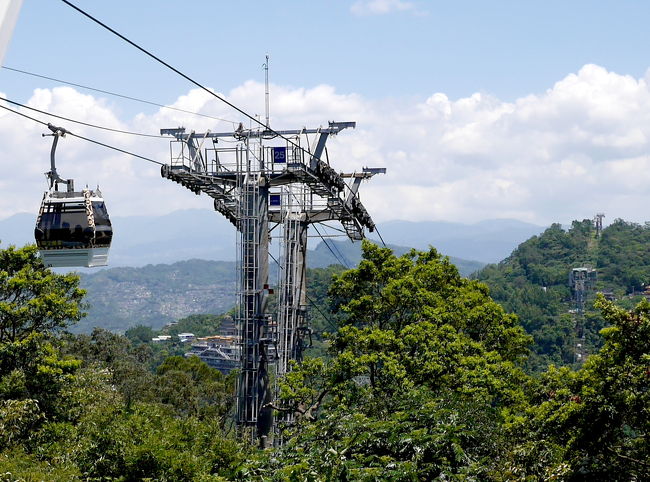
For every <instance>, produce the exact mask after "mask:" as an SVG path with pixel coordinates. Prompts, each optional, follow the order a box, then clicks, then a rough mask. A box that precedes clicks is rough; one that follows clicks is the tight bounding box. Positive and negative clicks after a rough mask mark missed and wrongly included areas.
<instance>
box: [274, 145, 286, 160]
mask: <svg viewBox="0 0 650 482" xmlns="http://www.w3.org/2000/svg"><path fill="white" fill-rule="evenodd" d="M273 162H287V148H286V147H273Z"/></svg>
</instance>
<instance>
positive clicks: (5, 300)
mask: <svg viewBox="0 0 650 482" xmlns="http://www.w3.org/2000/svg"><path fill="white" fill-rule="evenodd" d="M84 294H85V292H84V291H83V290H81V289H79V277H78V276H77V275H75V274H65V275H63V274H56V273H53V272H52V271H50V270H49V269H47V268H45V266H44V265H43V263H42V261H41V260H40V258H38V257H37V249H36V246H34V245H28V246H25V247H23V248H15V247H14V246H9V248H7V249H3V250H0V343H4V342H14V341H18V340H21V339H23V338H25V337H27V336H29V335H30V334H31V333H33V332H38V333H51V332H52V331H54V330H57V329H59V328H64V327H66V326H67V325H68V324H69V323H73V322H75V321H79V320H80V319H81V318H82V317H83V316H84V315H85V314H84V313H83V311H82V309H81V308H82V307H81V306H80V303H81V300H82V299H83V296H84Z"/></svg>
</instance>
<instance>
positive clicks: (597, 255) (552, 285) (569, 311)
mask: <svg viewBox="0 0 650 482" xmlns="http://www.w3.org/2000/svg"><path fill="white" fill-rule="evenodd" d="M583 266H587V267H591V268H595V269H596V270H597V273H598V278H597V282H596V284H595V286H594V289H591V290H588V291H587V297H586V304H585V312H584V314H581V313H575V309H576V305H575V303H574V302H573V301H572V290H571V288H570V287H569V274H570V272H571V270H572V269H573V268H578V267H583ZM476 277H477V278H478V279H480V280H481V281H484V282H485V283H487V284H488V286H489V287H490V290H491V294H492V296H493V298H494V299H495V300H496V301H498V302H499V303H501V304H502V305H503V306H504V307H505V308H506V309H507V310H509V311H511V312H514V313H516V314H517V315H519V317H520V319H521V322H522V325H523V326H524V328H525V329H526V331H528V333H530V334H531V335H532V336H533V338H534V340H535V346H534V353H533V356H532V357H531V360H530V368H531V369H532V370H540V369H542V368H543V367H545V366H546V365H547V364H549V363H555V364H558V365H565V364H572V363H576V362H580V361H581V360H583V359H584V357H585V356H586V355H588V354H589V353H593V352H594V351H595V350H596V349H597V348H598V347H599V346H600V345H601V343H602V341H601V338H600V335H599V331H600V330H601V329H602V328H603V326H604V321H603V320H602V318H601V316H600V315H599V314H598V313H596V312H595V311H593V309H592V304H593V301H594V299H595V296H596V293H597V292H598V291H602V292H609V293H613V295H614V296H615V297H616V299H617V302H618V303H619V304H622V305H624V306H631V305H632V303H634V302H635V300H638V298H640V293H641V292H642V291H643V286H644V285H645V284H647V283H650V225H648V224H646V225H643V226H642V225H638V224H634V223H628V222H625V221H623V220H616V221H614V223H613V224H611V225H610V226H608V227H607V228H605V229H604V230H603V232H602V233H601V235H600V237H598V238H597V237H596V232H595V229H594V227H593V224H592V222H591V221H590V220H583V221H574V222H573V224H572V225H571V228H569V229H568V230H564V229H563V228H562V227H561V226H560V225H559V224H554V225H552V226H551V227H550V228H548V229H547V230H546V231H544V232H543V233H542V234H540V235H539V236H533V237H532V238H530V239H529V240H527V241H525V242H524V243H522V244H521V245H519V247H518V248H517V249H516V250H515V251H514V252H513V253H512V255H511V256H509V257H508V258H506V259H505V260H503V261H502V262H501V263H499V264H492V265H488V266H486V267H485V268H484V269H482V270H481V271H479V272H478V273H477V275H476Z"/></svg>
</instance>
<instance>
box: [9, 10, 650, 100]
mask: <svg viewBox="0 0 650 482" xmlns="http://www.w3.org/2000/svg"><path fill="white" fill-rule="evenodd" d="M355 3H359V2H354V1H343V0H330V1H326V2H313V1H304V0H300V1H295V0H294V1H275V2H268V1H255V0H253V1H249V2H244V3H242V2H230V1H229V2H224V1H205V0H203V1H197V0H194V1H188V2H172V1H160V0H157V1H153V0H138V1H128V2H127V1H122V0H113V1H110V2H97V1H88V0H85V1H84V0H77V1H76V4H77V5H78V6H80V7H81V8H83V9H85V10H87V11H88V12H90V13H92V14H93V15H95V16H97V17H98V18H100V19H102V20H103V21H105V22H106V23H108V24H109V25H111V26H112V27H114V28H116V29H117V30H118V31H120V32H122V33H124V34H126V35H127V36H128V37H130V38H132V39H133V40H135V41H136V42H138V43H141V44H142V45H143V46H146V47H147V48H149V49H151V50H153V51H154V52H156V53H157V54H158V55H159V56H161V57H162V58H164V59H166V60H168V61H169V62H171V63H172V64H173V65H175V66H177V67H179V68H180V69H181V70H183V71H184V72H186V73H188V74H190V75H191V76H193V77H196V78H197V79H199V80H200V81H201V82H204V83H206V84H208V85H210V86H211V87H214V88H215V89H217V90H221V91H227V90H229V89H231V88H233V87H235V86H237V85H239V84H241V83H242V82H243V81H245V80H248V79H257V80H260V79H262V72H261V69H260V65H261V64H262V63H263V61H264V55H265V53H267V52H268V53H269V54H270V55H271V57H272V72H271V75H272V80H273V82H275V83H278V84H281V85H291V86H295V87H298V86H300V87H311V86H315V85H318V84H321V83H325V84H328V85H333V86H335V87H336V88H337V90H339V91H342V92H346V93H358V94H362V95H364V96H367V97H370V98H384V97H402V96H412V95H415V96H428V95H430V94H431V93H432V92H444V93H446V94H447V95H448V96H449V97H450V98H452V99H453V98H459V97H465V96H469V95H471V94H472V93H474V92H488V93H490V94H494V95H495V96H497V97H499V98H500V99H502V100H513V99H515V98H517V97H520V96H523V95H526V94H529V93H536V92H541V91H544V90H545V89H547V88H549V87H550V86H551V85H552V84H553V83H554V82H556V81H557V80H558V79H560V78H562V77H563V76H564V75H566V74H567V73H569V72H574V71H576V70H577V69H579V68H580V67H582V66H583V65H584V64H588V63H594V64H598V65H601V66H604V67H606V68H607V69H608V70H612V71H615V72H618V73H622V74H630V75H632V76H635V77H640V76H642V75H643V74H644V73H645V71H646V69H647V68H648V61H647V57H648V56H647V46H648V45H650V29H648V28H647V26H648V20H650V3H648V2H643V1H630V0H627V1H626V0H622V1H616V2H612V1H593V0H592V1H578V0H576V1H566V0H565V1H554V0H549V1H544V2H537V1H535V2H534V1H521V0H519V1H493V2H486V1H484V0H483V1H463V0H461V1H454V2H447V1H444V2H443V1H413V2H402V3H403V4H405V5H412V7H411V8H406V9H404V10H397V9H396V10H393V11H390V10H389V11H388V12H387V13H384V14H371V13H370V12H368V13H367V14H360V13H354V9H352V6H353V5H354V4H355ZM388 3H390V2H388ZM5 64H6V65H9V66H16V67H22V68H24V69H25V70H30V71H34V72H39V73H41V72H42V73H46V74H49V75H51V76H53V77H60V78H63V79H66V80H67V79H71V80H73V81H75V82H78V83H82V84H83V83H88V84H90V85H94V86H103V87H105V88H108V89H109V90H111V89H114V90H118V91H126V92H130V93H133V94H135V95H149V96H150V97H151V96H153V97H154V98H156V99H157V100H159V101H172V100H173V99H175V98H176V97H177V96H178V95H179V93H181V92H184V91H185V90H186V89H187V87H188V85H187V83H186V82H185V81H184V80H183V79H179V78H178V77H177V76H176V75H175V74H173V73H170V72H168V71H166V70H165V69H164V68H162V67H161V66H159V65H156V64H155V63H154V62H152V61H151V60H149V59H146V58H145V57H143V55H142V54H141V53H139V52H137V51H135V50H134V49H133V48H132V47H130V46H129V45H127V44H125V43H124V42H122V41H121V40H119V39H117V38H116V37H114V36H112V35H111V34H109V33H107V32H105V31H102V30H101V29H100V28H99V27H97V26H96V25H94V24H93V23H91V22H90V21H88V20H87V19H85V18H84V17H82V16H81V15H80V14H78V13H77V12H75V11H74V10H72V9H71V8H70V7H68V6H66V5H65V4H64V3H62V2H60V1H58V0H50V1H47V2H43V1H42V0H25V2H24V6H23V9H22V12H21V15H20V18H19V21H18V24H17V27H16V30H15V34H14V39H13V42H12V44H11V47H10V50H9V53H8V55H7V58H6V60H5ZM0 81H2V83H3V85H6V86H11V87H12V90H14V91H16V90H17V91H18V92H20V93H21V94H22V95H23V96H26V95H29V94H30V93H31V92H30V91H29V90H28V89H30V88H33V87H43V86H44V85H42V84H43V83H42V82H41V81H33V80H31V79H26V78H24V77H21V76H17V75H15V74H10V73H7V72H3V73H2V76H1V77H0ZM6 89H7V90H8V87H6Z"/></svg>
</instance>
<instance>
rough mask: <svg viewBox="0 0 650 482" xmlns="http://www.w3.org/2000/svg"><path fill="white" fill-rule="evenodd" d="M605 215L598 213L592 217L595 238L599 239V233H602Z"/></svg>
mask: <svg viewBox="0 0 650 482" xmlns="http://www.w3.org/2000/svg"><path fill="white" fill-rule="evenodd" d="M604 217H605V215H604V214H603V213H598V214H596V216H595V217H594V227H595V228H596V237H597V238H598V237H600V233H602V232H603V218H604Z"/></svg>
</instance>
